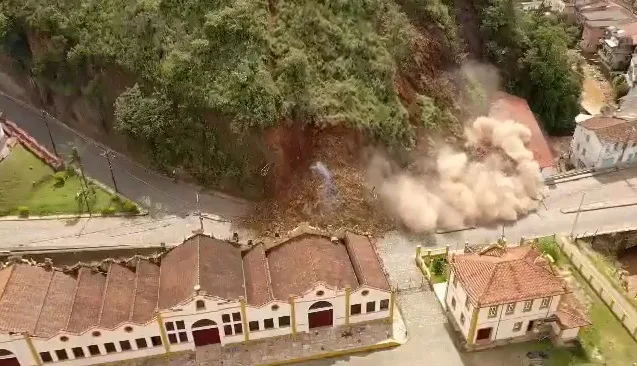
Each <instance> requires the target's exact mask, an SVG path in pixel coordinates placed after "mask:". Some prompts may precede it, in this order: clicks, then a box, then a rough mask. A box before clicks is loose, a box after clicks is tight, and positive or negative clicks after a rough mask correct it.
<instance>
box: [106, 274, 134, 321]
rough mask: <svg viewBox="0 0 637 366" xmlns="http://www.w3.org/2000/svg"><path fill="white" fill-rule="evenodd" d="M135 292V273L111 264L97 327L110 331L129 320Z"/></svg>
mask: <svg viewBox="0 0 637 366" xmlns="http://www.w3.org/2000/svg"><path fill="white" fill-rule="evenodd" d="M134 290H135V272H133V271H132V270H131V269H129V268H127V267H125V266H122V265H120V264H116V263H113V264H111V266H110V268H109V270H108V275H107V276H106V285H105V287H104V296H103V303H102V309H101V314H100V317H99V326H100V327H103V328H106V329H110V328H113V327H115V326H116V325H119V324H121V323H123V322H125V321H128V320H129V317H130V309H131V306H132V304H133V295H134V293H133V291H134Z"/></svg>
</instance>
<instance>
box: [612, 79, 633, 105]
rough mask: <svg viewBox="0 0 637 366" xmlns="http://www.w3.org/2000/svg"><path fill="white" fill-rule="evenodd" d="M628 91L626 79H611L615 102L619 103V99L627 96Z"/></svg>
mask: <svg viewBox="0 0 637 366" xmlns="http://www.w3.org/2000/svg"><path fill="white" fill-rule="evenodd" d="M628 91H630V87H629V86H628V82H626V78H625V77H624V76H623V75H621V76H616V77H615V79H613V95H614V97H615V102H617V103H619V99H620V98H622V97H623V96H625V95H626V94H628Z"/></svg>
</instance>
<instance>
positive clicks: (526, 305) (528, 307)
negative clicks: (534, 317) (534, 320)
mask: <svg viewBox="0 0 637 366" xmlns="http://www.w3.org/2000/svg"><path fill="white" fill-rule="evenodd" d="M531 308H533V300H529V301H525V302H524V312H529V311H531Z"/></svg>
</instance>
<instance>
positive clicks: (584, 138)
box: [571, 126, 637, 168]
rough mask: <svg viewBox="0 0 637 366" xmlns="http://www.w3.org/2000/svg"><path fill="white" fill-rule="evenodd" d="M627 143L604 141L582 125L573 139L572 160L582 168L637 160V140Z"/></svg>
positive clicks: (576, 130) (576, 165)
mask: <svg viewBox="0 0 637 366" xmlns="http://www.w3.org/2000/svg"><path fill="white" fill-rule="evenodd" d="M625 144H626V143H610V142H602V141H600V140H599V138H598V137H597V135H596V134H595V133H594V132H592V131H589V130H587V129H585V128H583V127H581V126H577V127H576V128H575V132H574V133H573V140H572V141H571V162H572V163H573V165H575V167H577V168H581V167H582V163H583V165H584V167H586V168H608V167H612V166H615V165H618V164H630V163H636V162H637V145H636V143H635V141H628V142H627V146H624V145H625Z"/></svg>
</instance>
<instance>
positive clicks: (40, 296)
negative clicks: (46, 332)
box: [0, 264, 53, 333]
mask: <svg viewBox="0 0 637 366" xmlns="http://www.w3.org/2000/svg"><path fill="white" fill-rule="evenodd" d="M12 267H14V268H13V270H12V273H11V277H10V278H9V280H8V283H7V285H6V287H5V289H4V292H3V293H2V298H1V299H0V314H3V315H4V316H0V329H2V330H4V331H7V332H22V331H27V332H29V333H33V331H34V330H35V327H36V325H37V321H38V316H39V315H40V310H41V309H42V305H43V304H44V299H45V297H46V293H47V290H48V288H49V284H50V282H51V278H52V277H53V271H44V270H43V269H41V268H38V267H32V266H29V265H15V264H14V265H12Z"/></svg>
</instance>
